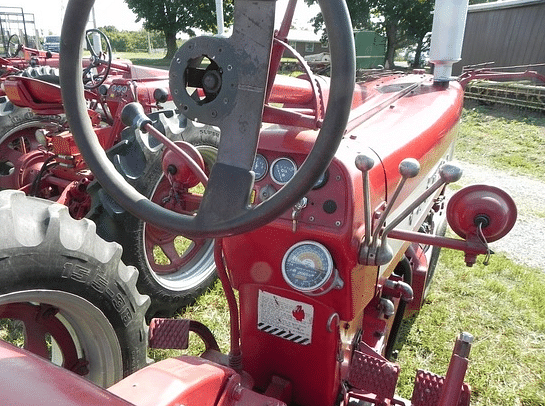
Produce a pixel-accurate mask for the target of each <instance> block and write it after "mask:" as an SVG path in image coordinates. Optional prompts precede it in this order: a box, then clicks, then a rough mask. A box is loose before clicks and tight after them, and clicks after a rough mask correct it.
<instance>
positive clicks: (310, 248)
mask: <svg viewBox="0 0 545 406" xmlns="http://www.w3.org/2000/svg"><path fill="white" fill-rule="evenodd" d="M282 275H283V276H284V279H285V281H286V282H287V283H288V285H290V286H291V287H292V288H293V289H296V290H298V291H301V292H308V293H311V292H314V291H316V290H318V289H320V288H322V287H323V286H324V285H325V284H326V283H327V282H328V281H329V280H330V278H332V276H333V258H332V257H331V254H330V253H329V251H328V250H327V248H326V247H324V246H323V245H322V244H320V243H318V242H315V241H301V242H298V243H297V244H295V245H293V246H292V247H291V248H290V249H289V250H288V251H287V252H286V254H285V255H284V259H283V260H282Z"/></svg>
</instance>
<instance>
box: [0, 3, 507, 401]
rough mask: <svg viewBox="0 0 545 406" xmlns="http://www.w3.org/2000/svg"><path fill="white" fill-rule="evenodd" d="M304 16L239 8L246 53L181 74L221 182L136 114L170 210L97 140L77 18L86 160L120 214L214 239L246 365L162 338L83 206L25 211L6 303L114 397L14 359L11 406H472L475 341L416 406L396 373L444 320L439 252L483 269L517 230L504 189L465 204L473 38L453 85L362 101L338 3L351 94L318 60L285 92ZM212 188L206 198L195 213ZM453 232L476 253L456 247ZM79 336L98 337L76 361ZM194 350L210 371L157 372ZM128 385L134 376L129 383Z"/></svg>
mask: <svg viewBox="0 0 545 406" xmlns="http://www.w3.org/2000/svg"><path fill="white" fill-rule="evenodd" d="M295 3H296V1H295V0H292V1H290V2H289V5H288V9H287V12H286V15H285V17H284V20H283V21H282V24H281V26H280V28H279V29H278V30H276V31H275V30H274V15H275V6H276V4H275V2H274V1H269V0H263V1H250V0H235V14H234V28H233V34H232V36H231V37H229V38H223V37H196V38H193V39H191V40H189V41H187V42H186V43H185V44H184V45H183V46H182V47H181V48H180V49H179V50H178V52H177V54H176V55H175V57H174V59H173V61H172V64H171V67H170V71H169V89H170V94H171V95H172V99H173V102H174V103H175V105H176V107H177V109H178V110H179V111H180V112H181V113H182V114H183V115H184V116H185V117H187V118H188V119H189V120H193V121H194V122H198V123H206V124H208V125H210V126H213V127H218V128H219V129H220V130H221V137H220V139H219V146H218V151H217V156H216V157H215V163H214V164H213V166H212V167H211V169H210V170H208V169H207V166H206V162H205V158H204V156H203V154H201V153H200V151H199V150H198V149H197V148H195V147H194V146H193V145H191V144H190V143H187V142H183V141H182V142H180V141H177V142H169V140H168V137H166V136H165V135H164V134H162V133H161V132H163V131H166V128H161V126H158V125H157V124H156V120H154V117H153V116H152V114H146V112H145V109H143V108H142V107H141V106H140V105H139V104H138V103H128V104H126V105H125V106H124V107H123V110H122V114H121V115H122V119H123V122H124V123H125V124H127V126H128V128H127V129H126V130H124V133H125V131H126V133H125V135H126V139H129V138H130V137H131V136H133V137H135V138H139V139H140V140H147V141H146V142H147V145H152V144H151V143H152V141H151V140H152V138H153V139H156V140H159V141H161V142H162V143H163V144H164V149H163V151H162V152H161V154H160V159H161V165H160V167H159V170H160V172H161V174H162V176H163V178H165V179H167V180H168V182H169V184H170V187H169V191H168V193H166V192H165V194H163V195H161V198H160V199H155V198H154V197H153V196H154V195H153V194H152V198H151V199H149V197H150V196H149V195H148V196H146V195H145V194H142V193H140V192H139V191H138V188H135V187H134V185H131V184H130V183H131V182H130V179H131V176H124V174H123V173H120V171H119V167H120V165H121V166H122V165H126V166H127V167H130V165H131V160H130V159H126V160H125V161H123V159H122V158H124V157H125V158H126V157H130V156H131V153H127V154H126V155H123V154H121V153H120V154H118V155H115V156H117V158H116V157H114V158H113V159H111V157H109V156H108V154H111V151H112V150H113V151H116V146H117V145H119V144H116V146H113V149H110V150H108V152H105V148H104V145H103V143H101V138H100V134H98V135H99V136H98V137H97V131H96V128H95V127H94V126H93V122H92V116H91V117H90V115H89V113H88V103H87V102H86V98H85V89H84V86H83V83H82V81H81V73H80V65H81V62H80V61H81V51H80V46H79V44H80V43H81V38H82V36H83V35H84V26H85V22H86V15H87V14H88V12H89V11H90V9H91V7H92V4H93V2H92V1H87V0H71V1H70V3H69V5H68V7H67V12H66V13H67V14H66V17H65V19H64V21H65V22H64V25H63V33H62V38H64V40H63V43H62V47H61V54H62V55H63V58H62V59H61V65H60V74H61V83H62V87H61V92H62V98H63V102H64V108H65V110H66V115H67V117H68V120H69V122H70V131H71V132H72V134H73V136H74V138H75V140H76V142H77V147H78V151H80V152H81V154H82V156H83V157H84V158H85V162H86V164H87V165H88V167H89V168H90V170H91V171H92V174H93V176H94V177H95V179H97V180H98V182H100V185H101V188H103V190H104V193H105V194H107V195H108V196H111V198H112V199H113V200H114V201H115V203H113V201H112V205H111V207H118V206H121V207H123V208H124V209H125V210H127V211H129V212H130V213H131V214H132V215H133V216H134V217H136V218H138V219H140V220H141V221H142V222H145V223H146V224H152V225H153V227H156V228H157V229H159V230H167V231H169V232H171V233H175V234H180V235H184V236H186V237H187V238H190V239H193V240H202V239H214V244H213V252H214V260H215V264H216V267H217V271H218V276H219V278H220V280H221V283H222V285H223V288H224V290H225V294H226V297H227V301H228V303H229V310H230V322H231V323H230V338H231V348H230V351H229V353H228V354H223V353H221V352H220V350H219V348H218V345H217V342H216V340H215V338H214V335H213V334H212V332H211V331H210V330H208V329H207V328H206V326H204V325H202V324H200V323H197V322H195V321H191V320H185V319H170V318H154V319H152V320H151V322H150V324H149V327H148V326H147V325H146V324H145V318H144V314H145V312H146V308H147V306H148V305H149V299H148V298H146V297H145V296H142V295H141V294H140V293H138V290H137V289H136V278H137V272H136V270H135V269H134V268H133V267H130V266H126V265H125V264H124V263H123V262H122V261H121V249H120V247H119V246H118V245H117V244H115V243H107V242H105V241H104V240H102V239H100V238H99V237H98V236H97V235H96V232H95V231H96V230H95V227H96V226H95V223H93V222H90V221H88V220H86V219H81V220H75V219H73V218H72V217H71V216H70V213H69V209H68V208H67V207H66V206H61V205H58V204H53V203H51V202H48V201H46V200H44V199H38V198H34V197H28V196H25V195H24V194H23V193H22V192H20V191H4V192H2V193H0V217H1V218H2V222H3V224H4V225H5V226H4V227H5V229H7V230H8V231H6V233H9V235H10V236H11V237H10V238H9V239H8V238H6V237H4V238H3V239H2V249H1V251H0V252H1V253H2V255H1V258H2V266H3V268H2V269H3V271H2V273H1V274H0V275H1V276H0V277H1V278H3V280H2V286H6V285H8V284H9V285H10V286H12V287H13V286H15V288H11V291H10V293H9V294H7V295H3V296H0V305H2V304H3V301H6V300H10V299H11V300H13V299H16V300H17V303H20V304H21V306H24V305H25V304H28V303H27V302H31V303H30V304H35V303H39V304H40V306H38V308H37V309H35V314H34V315H33V317H31V316H30V314H29V317H28V322H29V324H30V326H31V327H33V328H36V329H37V330H40V329H41V331H44V330H45V327H44V326H46V327H48V328H49V330H47V331H48V332H49V334H50V336H51V342H52V343H53V344H52V345H51V346H50V347H48V346H47V345H46V344H43V343H41V354H39V355H46V356H47V355H49V356H50V358H51V359H53V360H56V361H58V362H57V363H58V364H60V365H62V366H65V367H66V366H67V362H66V361H67V360H70V361H71V365H75V366H71V367H69V368H68V369H72V370H73V371H75V372H78V371H79V372H80V375H83V376H85V377H87V378H89V379H90V380H92V381H93V382H94V383H98V384H100V385H101V386H104V387H107V389H103V388H99V387H98V386H96V385H94V384H93V383H91V382H89V381H88V380H85V379H83V378H82V377H80V376H77V375H76V374H73V373H70V372H68V371H66V370H65V369H62V368H59V367H58V366H55V365H53V364H51V363H48V362H46V361H44V360H43V359H41V358H40V357H38V356H35V355H33V354H30V353H28V352H26V351H24V350H23V349H19V348H16V347H14V346H11V345H10V344H5V343H0V344H1V345H0V359H1V362H0V373H1V374H2V376H3V377H4V376H5V377H6V379H3V380H2V381H1V382H0V387H1V388H2V393H3V398H4V400H5V401H6V402H9V403H10V404H31V403H36V402H37V401H39V402H40V404H45V405H48V404H55V405H64V404H67V405H68V404H70V405H74V404H76V405H91V404H102V405H182V404H183V405H348V404H376V405H441V406H446V405H452V406H455V405H467V404H469V400H470V388H469V386H468V385H467V384H465V383H464V382H463V381H464V376H465V371H466V368H467V365H468V356H469V350H470V347H471V342H472V337H471V335H470V334H468V333H462V334H460V336H459V337H458V338H457V340H456V343H455V346H454V350H453V355H452V359H451V363H450V366H449V370H448V372H447V374H446V376H444V377H442V376H438V375H435V374H433V373H431V372H426V371H418V373H417V376H416V379H415V388H414V392H413V396H412V399H411V400H410V401H409V400H404V399H401V398H399V397H396V396H395V386H396V383H397V377H398V374H399V367H398V366H397V364H395V362H392V361H391V360H390V358H391V355H392V347H393V344H394V343H395V341H396V339H397V336H398V335H399V328H400V323H401V322H402V320H403V318H404V317H405V316H407V315H410V314H414V313H416V312H418V310H419V309H420V307H421V306H422V304H423V302H424V299H425V296H426V294H427V291H428V289H429V287H430V283H431V280H432V277H433V273H434V269H435V265H436V263H437V259H438V252H439V248H440V247H448V248H452V249H457V250H461V251H462V252H464V254H465V262H466V263H467V264H468V265H469V266H471V265H472V264H474V263H475V261H476V260H477V256H478V255H481V254H484V255H488V254H490V250H489V248H488V242H491V241H494V240H497V239H499V238H501V237H503V236H504V235H505V234H506V233H507V232H509V230H510V229H511V227H512V226H513V224H514V222H515V219H516V207H515V205H514V203H513V201H512V199H511V198H510V197H509V196H508V195H507V194H505V193H504V192H503V191H501V190H500V189H497V188H493V187H489V186H485V185H473V186H470V187H467V188H463V189H461V190H459V191H458V192H456V194H454V195H453V196H452V198H451V199H450V201H449V202H448V203H447V201H446V199H445V187H446V185H447V184H450V183H452V182H456V181H457V180H458V179H459V178H460V177H461V175H462V171H461V169H460V168H458V167H456V166H455V165H452V164H451V163H449V160H450V158H451V156H452V145H453V142H454V140H455V138H456V128H457V123H458V120H459V118H460V114H461V109H462V102H463V90H462V88H461V86H460V85H459V84H458V83H457V82H455V81H454V82H453V81H451V80H450V68H451V66H452V63H454V62H455V61H456V58H457V57H456V55H454V56H453V55H452V54H451V52H452V50H453V49H456V48H457V47H458V48H459V46H460V44H461V39H460V37H461V33H463V24H459V26H458V27H457V28H456V29H454V28H453V29H451V30H450V31H449V33H448V35H444V36H443V40H441V41H440V42H439V43H435V45H434V40H433V38H434V37H433V36H432V59H433V60H434V62H435V66H436V71H435V75H434V76H433V77H432V76H430V75H426V74H422V73H413V74H392V75H387V76H383V77H380V78H378V79H374V80H370V81H367V82H362V83H355V80H354V78H355V57H354V42H353V33H352V29H351V24H350V18H349V15H348V11H347V8H346V4H345V3H344V2H343V1H342V0H330V1H325V0H324V1H320V2H319V4H320V8H321V12H322V14H323V17H324V21H325V23H326V27H327V32H328V38H329V43H330V52H331V78H323V77H318V76H315V75H313V74H312V72H310V70H309V69H308V68H307V67H306V65H305V64H304V62H302V66H303V68H304V69H305V73H304V74H303V75H301V76H300V77H298V78H288V77H282V76H280V75H276V72H277V69H278V66H279V63H280V59H281V56H282V53H283V51H284V49H286V48H288V49H289V45H288V43H287V36H288V31H289V27H290V26H291V22H292V18H293V13H294V10H295ZM463 3H464V2H463V1H460V0H452V1H438V4H437V7H436V12H435V16H436V20H437V21H434V26H436V25H437V28H435V29H434V33H435V32H436V30H437V29H440V28H441V27H442V26H444V24H445V23H446V22H447V21H448V22H449V23H451V22H452V21H457V20H462V21H463V18H462V17H461V16H463V15H464V4H463ZM465 6H467V2H466V4H465ZM456 12H460V14H459V15H456V14H454V15H453V13H456ZM451 25H452V24H450V25H449V26H451ZM438 37H441V35H439V36H438ZM433 47H438V48H435V49H438V50H437V51H436V53H434V51H433V49H434V48H433ZM434 58H435V59H434ZM163 127H165V126H163ZM143 142H144V141H143ZM121 145H122V146H121V147H119V148H123V145H125V144H123V141H122V142H121ZM153 145H154V147H152V148H151V149H153V148H157V149H159V148H160V145H159V144H158V143H155V144H153ZM123 162H124V163H123ZM133 169H136V168H133ZM133 173H137V172H130V171H127V172H125V174H133ZM128 181H129V182H128ZM199 183H201V184H202V185H203V186H205V190H204V193H203V194H202V195H199V196H197V195H192V194H190V193H189V192H188V191H189V190H191V188H193V187H195V186H196V185H198V184H199ZM158 189H160V187H158ZM101 190H102V189H101ZM184 193H185V195H184ZM183 196H188V197H187V198H186V199H182V198H181V197H183ZM180 207H181V208H180ZM18 213H19V215H17V214H18ZM20 213H25V217H24V218H23V217H22V216H21V215H20ZM27 214H28V215H27ZM445 221H448V223H449V225H450V226H451V228H452V229H453V231H454V232H455V233H456V234H457V235H458V237H459V238H449V237H445V236H444V233H445V224H446V223H445ZM148 232H150V231H149V230H148ZM151 232H152V233H153V229H152V231H151ZM6 235H7V234H6ZM125 249H127V248H126V247H125ZM129 249H130V248H129ZM29 264H31V266H30V267H29ZM235 290H236V291H237V292H238V296H237V294H235ZM4 303H5V302H4ZM59 313H60V314H61V316H62V317H59ZM67 326H70V328H68V327H67ZM70 329H72V330H74V331H75V332H76V333H78V334H77V335H78V336H80V337H83V338H84V339H83V340H82V341H81V342H78V343H75V344H76V345H73V348H71V347H70V346H69V345H67V342H68V341H70V340H69V338H70V333H71V332H72V331H70ZM65 330H66V331H65ZM190 332H191V333H193V334H196V335H198V336H199V337H201V339H202V340H203V341H204V344H205V351H204V353H203V354H201V355H200V356H198V357H196V356H180V357H177V358H169V359H167V360H163V361H160V362H157V363H154V364H152V365H149V366H146V367H144V368H141V369H140V367H141V366H142V359H143V358H145V354H146V349H147V348H148V345H149V346H150V347H155V348H182V349H183V348H186V347H187V343H188V337H189V334H190ZM29 336H32V334H29ZM85 338H87V339H85ZM63 344H65V345H64V347H66V348H62V349H63V351H62V354H60V355H59V354H56V352H58V351H59V349H58V348H59V347H63ZM68 347H70V348H68ZM38 348H40V346H38ZM119 371H122V375H124V376H126V377H124V379H122V380H120V381H119V382H117V383H115V384H114V382H115V381H117V380H118V379H119V378H121V377H120V376H119ZM135 371H136V372H135ZM127 375H128V376H127ZM44 376H47V379H45V378H44ZM112 384H113V385H112ZM29 388H31V390H29Z"/></svg>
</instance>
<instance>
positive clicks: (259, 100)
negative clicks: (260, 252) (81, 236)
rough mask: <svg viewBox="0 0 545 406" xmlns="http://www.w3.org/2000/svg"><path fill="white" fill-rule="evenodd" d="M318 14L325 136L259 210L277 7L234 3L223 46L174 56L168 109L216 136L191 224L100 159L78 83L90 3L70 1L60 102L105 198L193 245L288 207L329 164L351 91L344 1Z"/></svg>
mask: <svg viewBox="0 0 545 406" xmlns="http://www.w3.org/2000/svg"><path fill="white" fill-rule="evenodd" d="M319 4H320V8H321V12H322V15H323V16H324V21H325V23H326V28H327V32H328V36H329V42H330V47H331V93H330V95H329V102H328V107H327V111H326V114H325V117H324V120H323V123H322V128H321V130H320V133H319V134H318V136H317V138H316V141H315V143H314V146H313V148H312V150H311V152H310V153H309V155H308V156H307V158H306V160H305V162H304V163H303V165H302V166H301V167H300V169H299V170H298V172H297V173H296V175H295V176H294V177H293V178H292V179H291V180H290V182H289V183H287V184H286V185H284V186H283V187H282V188H281V189H280V190H278V191H277V192H276V193H275V194H274V195H273V196H272V197H271V198H270V199H268V200H266V201H264V202H262V203H260V204H258V205H254V206H251V205H250V203H249V201H250V195H251V191H252V187H253V183H254V174H253V172H252V167H253V162H254V158H255V155H256V151H257V143H258V139H259V132H260V131H259V130H260V127H261V116H262V112H263V103H264V99H265V93H266V87H267V77H268V74H269V72H268V70H269V62H270V55H271V46H272V42H273V32H274V14H275V6H276V4H275V1H270V0H267V1H257V2H256V1H253V0H235V12H234V27H233V35H232V36H231V37H230V38H218V37H197V38H193V39H191V40H189V41H187V42H186V43H185V44H184V45H183V46H182V47H181V48H180V49H179V50H178V52H177V54H176V56H175V58H174V59H173V61H172V63H171V67H170V90H171V94H172V95H173V99H174V101H175V103H176V104H177V106H178V108H179V109H180V111H182V112H183V113H184V114H185V115H186V116H187V117H189V118H191V119H196V120H198V121H199V122H204V123H207V124H211V125H216V126H218V127H220V129H221V139H220V144H219V150H218V156H217V160H216V164H215V165H214V167H213V168H212V171H211V173H210V176H209V179H208V184H207V187H206V190H205V192H204V195H203V199H202V201H201V204H200V206H199V210H198V212H197V214H196V215H194V216H192V215H181V214H179V213H175V212H172V211H169V210H167V209H164V208H162V207H160V206H158V205H156V204H154V203H152V202H150V201H149V200H148V199H146V198H145V197H144V196H142V195H141V194H140V193H138V192H137V191H136V190H135V189H134V188H132V187H130V186H129V185H128V184H127V183H126V182H125V181H124V179H123V178H122V177H121V175H120V174H119V173H118V172H117V171H116V170H115V167H114V166H113V164H112V163H111V162H110V161H109V160H108V158H107V157H106V154H105V153H104V150H103V148H102V147H101V146H100V144H99V142H98V140H97V137H96V135H95V133H94V131H93V129H92V126H91V125H90V121H89V118H88V115H87V109H86V104H85V99H84V97H83V88H82V83H81V79H80V78H79V77H78V75H77V73H75V72H77V71H78V69H76V68H77V67H78V65H79V63H80V62H79V61H80V60H81V50H80V43H81V38H82V36H83V33H84V27H85V24H86V22H87V18H88V17H87V16H88V14H89V10H90V9H91V7H92V5H93V1H91V0H70V2H69V4H68V6H67V8H66V15H65V18H64V23H63V27H62V38H63V42H62V44H61V54H62V55H63V58H61V62H60V76H61V83H62V88H61V90H62V96H63V100H64V105H65V110H66V115H67V117H68V120H69V122H70V127H71V130H72V132H73V134H74V138H75V140H76V143H77V144H78V147H79V148H80V151H81V152H82V154H83V156H84V158H85V160H86V162H87V164H88V165H89V167H90V168H91V170H92V171H93V173H94V175H95V176H96V178H97V179H98V181H99V182H100V183H101V185H102V186H103V187H104V189H106V191H107V192H108V193H109V194H110V195H111V196H112V197H113V198H114V199H115V200H117V201H118V202H119V204H121V205H122V206H124V207H125V208H126V209H127V210H128V211H129V212H131V213H132V214H133V215H135V216H136V217H139V218H141V219H142V220H144V221H146V222H148V223H151V224H154V225H156V226H158V227H160V228H163V229H166V230H171V231H174V232H178V233H181V234H183V235H186V236H188V237H190V238H212V237H223V236H229V235H234V234H238V233H243V232H247V231H250V230H252V229H255V228H258V227H261V226H263V225H265V224H267V223H268V222H270V221H272V220H274V219H275V218H277V217H278V216H280V215H281V214H282V213H284V212H285V211H286V210H288V209H289V208H290V207H293V205H294V204H295V203H297V202H298V201H299V200H300V199H301V198H302V197H303V196H304V195H305V193H307V192H308V191H309V190H310V189H311V188H312V186H313V185H314V183H315V181H316V180H317V179H318V177H319V176H320V175H321V174H322V173H323V172H324V171H325V170H326V169H327V167H328V165H329V163H330V162H331V160H332V159H333V157H334V155H335V151H336V150H337V147H338V146H339V143H340V142H341V139H342V135H343V133H344V130H345V128H346V124H347V121H348V116H349V113H350V107H351V103H352V93H353V90H354V81H355V51H354V38H353V34H352V26H351V23H350V17H349V14H348V9H347V7H346V4H345V2H344V1H343V0H320V1H319ZM203 56H205V57H206V58H208V60H209V62H210V63H209V65H212V67H210V66H209V68H207V69H199V67H198V61H197V60H199V59H200V60H202V59H203ZM194 81H197V82H198V81H200V82H199V83H201V86H202V89H203V90H204V94H205V97H204V98H198V97H197V98H195V97H192V96H193V95H189V93H188V89H187V88H186V87H187V84H188V83H193V82H194ZM144 121H145V120H144ZM139 123H140V124H141V123H142V120H139ZM140 124H139V125H140Z"/></svg>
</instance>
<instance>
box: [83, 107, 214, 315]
mask: <svg viewBox="0 0 545 406" xmlns="http://www.w3.org/2000/svg"><path fill="white" fill-rule="evenodd" d="M161 115H163V116H162V117H160V116H161ZM167 115H168V113H167ZM180 117H183V116H178V115H176V114H174V115H172V116H170V117H165V114H163V113H159V115H155V116H154V115H153V114H152V115H150V118H151V119H152V120H153V121H154V123H155V124H154V125H156V126H157V127H158V128H159V129H160V130H161V131H162V132H163V133H164V134H166V135H167V136H168V137H169V138H170V139H171V140H173V141H177V140H184V141H186V142H189V143H191V144H192V145H193V146H195V147H196V148H197V149H198V150H199V151H200V152H201V154H202V155H203V158H204V161H205V163H206V166H207V170H206V172H208V170H209V169H210V168H211V167H212V165H213V164H214V162H215V160H216V156H217V148H218V144H219V137H220V135H219V131H218V130H217V129H215V128H213V127H210V126H203V125H198V124H194V123H191V122H190V121H189V120H186V119H185V118H182V119H180ZM172 121H174V122H177V121H179V122H180V123H181V124H180V125H179V127H178V125H174V126H173V125H172ZM169 123H170V124H169ZM125 131H127V130H125ZM133 133H134V132H133ZM122 137H123V138H124V139H125V140H126V142H123V141H122V142H121V143H120V144H119V146H118V147H114V148H112V150H111V151H109V156H110V158H111V159H112V161H113V162H114V164H115V165H116V167H117V170H118V171H119V172H120V173H121V174H122V175H123V177H124V178H125V179H126V180H127V181H128V182H129V183H131V184H132V186H133V187H134V188H135V189H136V190H138V191H139V192H140V193H141V194H143V195H144V196H146V197H148V198H153V197H154V196H157V195H158V194H159V193H161V191H162V190H164V187H168V184H167V185H165V183H164V182H168V181H167V180H166V179H165V178H164V177H163V172H162V168H161V159H162V152H163V149H162V147H161V148H157V149H155V148H151V149H150V148H149V147H145V146H144V145H143V144H142V143H141V142H140V141H137V140H139V139H140V137H138V136H137V137H132V136H131V137H127V136H126V134H124V135H122ZM136 144H140V145H136ZM144 144H146V145H149V144H148V143H146V142H144ZM135 151H137V152H135ZM139 155H140V156H141V157H140V159H136V157H138V156H139ZM124 157H127V158H130V159H126V160H125V158H124ZM137 162H139V163H138V164H137ZM98 195H99V196H100V200H101V205H102V208H101V210H98V216H97V215H96V213H97V211H95V214H94V215H92V216H91V219H93V221H95V222H96V223H97V230H98V233H99V235H101V236H102V237H103V238H105V239H106V240H110V241H117V242H118V243H119V244H121V245H122V246H123V248H124V250H123V261H124V262H125V263H126V264H130V265H133V266H135V267H137V268H138V269H139V270H140V273H139V277H138V285H137V286H138V289H139V291H140V292H142V293H143V294H146V295H149V296H150V298H151V305H150V308H149V310H148V313H147V316H146V317H147V319H148V320H150V319H151V318H152V317H159V316H160V317H171V316H173V315H175V314H176V312H177V311H179V310H180V309H182V308H183V307H185V306H187V305H188V304H191V303H192V302H193V301H194V300H195V299H196V298H197V297H198V296H200V295H201V294H202V293H203V292H205V291H206V290H207V289H208V288H209V287H210V286H211V285H212V283H213V282H214V280H215V278H216V266H215V263H214V245H213V240H211V239H208V240H202V241H196V242H194V241H191V240H189V239H186V238H184V237H183V236H181V235H177V234H172V233H169V232H166V231H164V232H161V233H159V234H160V236H159V240H160V241H159V242H158V241H157V240H158V239H157V238H156V237H157V236H158V232H157V231H158V230H157V229H152V228H150V227H151V226H148V225H147V224H146V223H145V222H143V221H142V220H140V219H138V218H136V217H134V216H132V215H130V214H129V213H127V212H125V210H124V209H123V208H122V207H120V206H119V205H118V204H117V203H115V202H114V201H113V200H112V199H111V198H110V197H109V196H107V195H106V194H105V193H104V191H102V190H101V191H100V193H98ZM150 230H153V231H154V232H153V235H154V237H152V236H151V235H152V232H151V231H150ZM147 231H150V232H147ZM175 243H176V247H174V244H175ZM161 247H167V248H170V249H171V250H170V252H171V257H172V255H174V256H176V258H175V260H173V261H172V262H171V261H169V260H168V259H167V258H166V256H165V255H163V254H164V252H161V251H162V248H161ZM174 250H176V251H177V254H178V255H179V258H177V256H178V255H177V254H172V253H173V252H175V251H174Z"/></svg>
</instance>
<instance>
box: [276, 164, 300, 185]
mask: <svg viewBox="0 0 545 406" xmlns="http://www.w3.org/2000/svg"><path fill="white" fill-rule="evenodd" d="M295 172H297V165H295V162H293V161H292V160H291V159H289V158H286V157H282V158H278V159H275V160H274V162H273V163H272V165H271V178H272V179H273V180H274V181H275V182H276V183H278V184H279V185H285V184H286V183H288V182H289V181H290V179H291V178H293V175H295Z"/></svg>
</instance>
